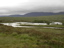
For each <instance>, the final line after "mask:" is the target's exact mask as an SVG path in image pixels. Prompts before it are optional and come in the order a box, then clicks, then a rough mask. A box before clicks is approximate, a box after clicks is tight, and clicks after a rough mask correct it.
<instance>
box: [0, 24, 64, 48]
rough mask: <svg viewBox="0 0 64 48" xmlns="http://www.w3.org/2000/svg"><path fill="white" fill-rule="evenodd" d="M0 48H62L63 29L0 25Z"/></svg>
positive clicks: (63, 43) (63, 42) (63, 45)
mask: <svg viewBox="0 0 64 48" xmlns="http://www.w3.org/2000/svg"><path fill="white" fill-rule="evenodd" d="M0 48H64V29H60V30H59V29H45V28H13V27H11V26H4V25H0Z"/></svg>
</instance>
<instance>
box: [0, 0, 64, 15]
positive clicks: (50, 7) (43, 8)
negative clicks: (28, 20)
mask: <svg viewBox="0 0 64 48" xmlns="http://www.w3.org/2000/svg"><path fill="white" fill-rule="evenodd" d="M29 12H54V13H57V12H64V0H0V15H10V14H25V13H29Z"/></svg>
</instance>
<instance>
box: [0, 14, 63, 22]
mask: <svg viewBox="0 0 64 48" xmlns="http://www.w3.org/2000/svg"><path fill="white" fill-rule="evenodd" d="M34 20H45V21H55V22H56V21H59V22H63V23H64V15H52V16H39V17H0V22H22V21H23V22H24V21H26V22H33V21H34Z"/></svg>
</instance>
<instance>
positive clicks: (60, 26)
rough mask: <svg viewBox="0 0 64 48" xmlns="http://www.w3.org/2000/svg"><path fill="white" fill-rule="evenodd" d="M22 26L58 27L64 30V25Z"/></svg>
mask: <svg viewBox="0 0 64 48" xmlns="http://www.w3.org/2000/svg"><path fill="white" fill-rule="evenodd" d="M20 26H33V27H58V28H64V25H25V24H24V25H22V24H21V25H20Z"/></svg>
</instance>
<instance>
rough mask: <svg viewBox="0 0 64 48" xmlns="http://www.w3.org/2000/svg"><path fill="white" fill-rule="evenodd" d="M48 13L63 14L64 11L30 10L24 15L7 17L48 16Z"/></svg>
mask: <svg viewBox="0 0 64 48" xmlns="http://www.w3.org/2000/svg"><path fill="white" fill-rule="evenodd" d="M50 15H64V12H60V13H52V12H31V13H27V14H25V15H9V17H34V16H50Z"/></svg>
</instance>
